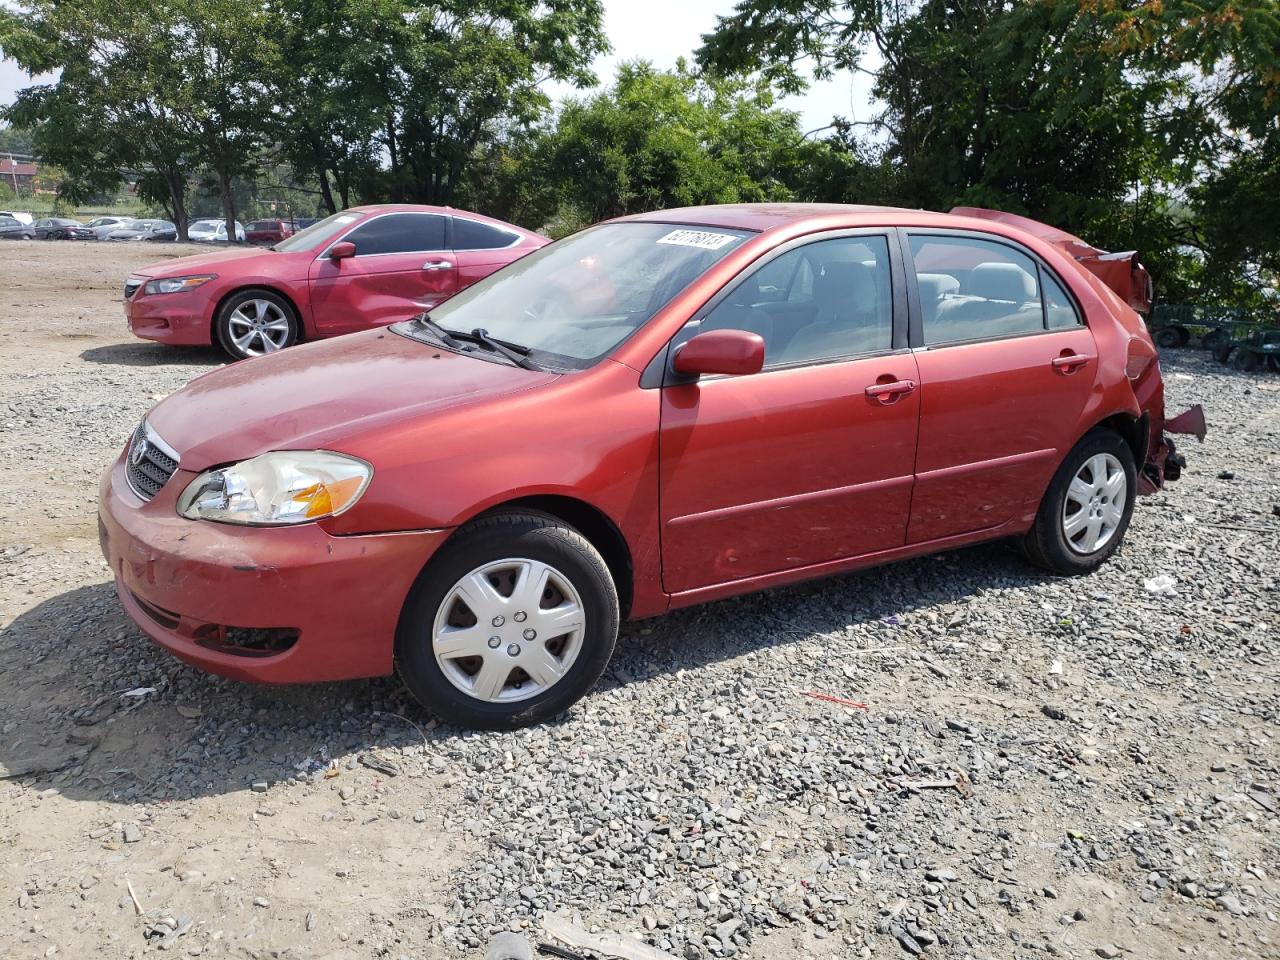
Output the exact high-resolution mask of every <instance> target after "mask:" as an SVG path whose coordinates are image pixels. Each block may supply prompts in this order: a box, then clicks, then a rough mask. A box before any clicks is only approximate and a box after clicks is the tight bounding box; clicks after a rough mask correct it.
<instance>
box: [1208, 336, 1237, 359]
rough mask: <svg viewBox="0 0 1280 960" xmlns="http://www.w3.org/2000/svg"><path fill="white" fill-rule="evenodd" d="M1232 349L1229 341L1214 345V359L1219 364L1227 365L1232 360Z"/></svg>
mask: <svg viewBox="0 0 1280 960" xmlns="http://www.w3.org/2000/svg"><path fill="white" fill-rule="evenodd" d="M1232 349H1233V347H1232V346H1231V341H1229V340H1224V341H1220V342H1218V343H1216V344H1214V347H1213V359H1215V360H1217V361H1218V362H1219V363H1226V362H1227V361H1229V360H1230V359H1231V351H1232Z"/></svg>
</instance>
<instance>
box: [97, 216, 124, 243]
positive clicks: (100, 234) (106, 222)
mask: <svg viewBox="0 0 1280 960" xmlns="http://www.w3.org/2000/svg"><path fill="white" fill-rule="evenodd" d="M133 219H134V218H133V217H94V218H93V219H92V220H90V221H89V222H88V223H86V224H85V226H86V227H88V228H89V229H90V230H92V231H93V234H94V236H96V237H97V238H98V239H99V240H105V239H107V234H108V233H110V232H111V231H112V230H119V229H120V228H121V227H122V226H124V225H125V224H126V223H131V222H132V221H133Z"/></svg>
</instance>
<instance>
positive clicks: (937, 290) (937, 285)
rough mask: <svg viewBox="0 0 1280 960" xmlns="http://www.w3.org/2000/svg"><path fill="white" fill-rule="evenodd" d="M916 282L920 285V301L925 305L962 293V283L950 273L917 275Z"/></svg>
mask: <svg viewBox="0 0 1280 960" xmlns="http://www.w3.org/2000/svg"><path fill="white" fill-rule="evenodd" d="M916 282H918V283H919V284H920V299H921V300H923V301H924V302H925V303H928V302H929V301H930V300H941V299H942V298H943V297H948V296H951V295H952V294H956V293H959V292H960V281H959V280H957V279H956V278H955V277H953V276H951V274H949V273H917V274H916Z"/></svg>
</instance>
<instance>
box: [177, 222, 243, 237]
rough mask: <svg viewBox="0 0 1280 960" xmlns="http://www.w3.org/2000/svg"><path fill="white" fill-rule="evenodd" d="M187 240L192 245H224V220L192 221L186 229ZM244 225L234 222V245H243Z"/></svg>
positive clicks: (225, 227) (225, 223)
mask: <svg viewBox="0 0 1280 960" xmlns="http://www.w3.org/2000/svg"><path fill="white" fill-rule="evenodd" d="M187 239H188V240H190V241H191V242H192V243H226V242H227V222H226V221H225V220H193V221H192V222H191V225H190V226H189V227H187ZM244 242H245V240H244V224H242V223H240V221H238V220H237V221H236V243H244Z"/></svg>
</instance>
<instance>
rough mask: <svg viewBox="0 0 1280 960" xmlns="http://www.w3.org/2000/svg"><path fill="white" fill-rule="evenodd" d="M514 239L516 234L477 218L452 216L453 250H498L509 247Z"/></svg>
mask: <svg viewBox="0 0 1280 960" xmlns="http://www.w3.org/2000/svg"><path fill="white" fill-rule="evenodd" d="M515 241H516V235H515V234H514V233H510V232H508V231H506V230H502V229H500V228H498V227H493V226H490V225H489V224H487V223H480V222H479V221H478V220H467V219H466V218H465V217H454V218H453V249H455V250H498V249H501V248H502V247H509V246H511V245H512V244H513V243H515Z"/></svg>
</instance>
